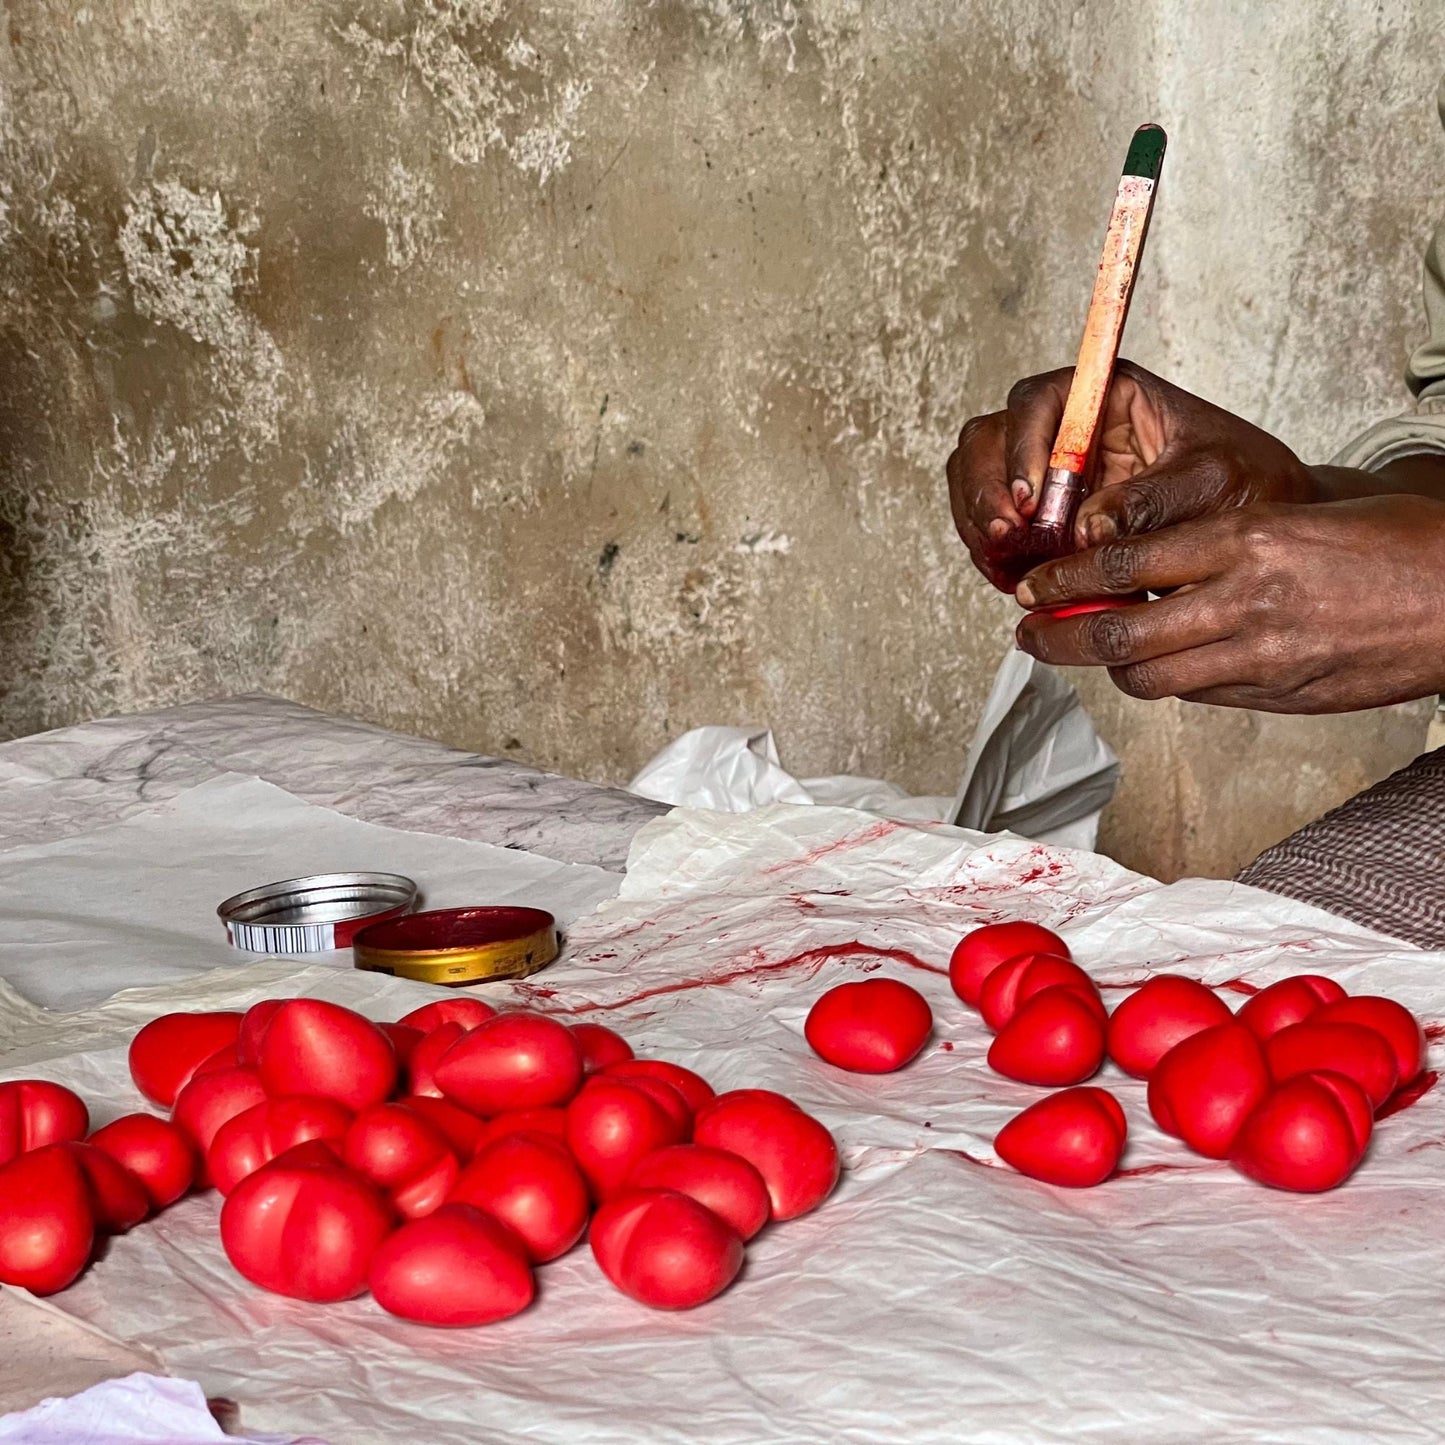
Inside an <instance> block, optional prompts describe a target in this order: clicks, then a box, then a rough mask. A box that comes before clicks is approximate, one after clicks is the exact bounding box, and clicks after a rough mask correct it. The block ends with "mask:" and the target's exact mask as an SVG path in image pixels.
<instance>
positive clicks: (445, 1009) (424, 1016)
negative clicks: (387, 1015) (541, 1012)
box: [397, 994, 497, 1034]
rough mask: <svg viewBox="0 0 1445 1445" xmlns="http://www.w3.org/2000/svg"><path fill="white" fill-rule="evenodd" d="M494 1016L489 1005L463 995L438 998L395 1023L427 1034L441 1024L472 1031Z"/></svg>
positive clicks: (413, 1010) (404, 1015)
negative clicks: (458, 1025)
mask: <svg viewBox="0 0 1445 1445" xmlns="http://www.w3.org/2000/svg"><path fill="white" fill-rule="evenodd" d="M496 1016H497V1011H496V1009H494V1008H493V1007H492V1006H491V1004H489V1003H483V1002H482V1000H481V999H479V998H470V997H468V996H467V995H465V994H463V995H461V996H459V997H457V998H439V999H437V1000H436V1001H435V1002H434V1003H425V1004H423V1005H422V1006H421V1007H420V1008H414V1009H412V1011H411V1012H410V1013H409V1014H403V1015H402V1016H401V1018H399V1019H398V1020H397V1023H399V1024H404V1025H405V1026H406V1027H407V1028H409V1029H419V1030H420V1031H421V1032H422V1033H424V1034H429V1033H431V1031H432V1030H433V1029H435V1028H439V1027H440V1026H441V1025H442V1024H453V1023H455V1024H460V1025H461V1026H462V1028H463V1029H474V1028H476V1026H477V1025H478V1024H484V1023H486V1021H487V1020H488V1019H494V1018H496Z"/></svg>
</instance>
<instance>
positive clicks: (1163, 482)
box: [1074, 449, 1230, 547]
mask: <svg viewBox="0 0 1445 1445" xmlns="http://www.w3.org/2000/svg"><path fill="white" fill-rule="evenodd" d="M1229 482H1230V478H1229V473H1228V469H1227V468H1226V467H1225V465H1224V463H1223V462H1222V461H1220V459H1219V458H1218V457H1217V456H1215V455H1214V454H1212V453H1210V452H1208V451H1203V450H1199V449H1192V450H1189V451H1187V452H1182V453H1181V452H1179V451H1172V452H1171V451H1170V450H1168V449H1166V450H1165V451H1164V452H1163V453H1162V454H1161V455H1160V456H1159V457H1158V459H1157V460H1156V461H1155V462H1154V464H1153V465H1152V466H1148V467H1143V468H1141V469H1140V470H1139V471H1138V472H1136V473H1135V474H1134V476H1133V477H1131V478H1130V479H1129V480H1128V481H1126V482H1119V483H1117V484H1115V485H1114V486H1109V487H1101V488H1100V489H1099V490H1098V491H1097V492H1095V493H1094V494H1093V495H1092V496H1090V497H1087V498H1085V500H1084V502H1083V503H1082V504H1081V505H1080V507H1079V513H1078V517H1077V518H1076V519H1075V522H1074V540H1075V542H1076V544H1077V545H1078V546H1080V547H1097V546H1099V545H1100V544H1101V543H1103V542H1107V541H1109V540H1111V539H1112V538H1114V537H1131V536H1138V535H1139V534H1140V533H1143V532H1157V531H1158V530H1160V528H1163V527H1172V526H1174V525H1176V524H1177V523H1179V522H1187V521H1191V520H1193V519H1194V518H1195V517H1202V516H1205V515H1206V514H1207V513H1209V512H1214V511H1217V510H1218V509H1219V505H1220V501H1221V499H1222V497H1223V496H1224V494H1225V492H1226V491H1227V490H1228V487H1229Z"/></svg>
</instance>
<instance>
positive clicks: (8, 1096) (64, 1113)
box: [0, 1079, 90, 1164]
mask: <svg viewBox="0 0 1445 1445" xmlns="http://www.w3.org/2000/svg"><path fill="white" fill-rule="evenodd" d="M89 1127H90V1111H89V1110H88V1109H87V1108H86V1107H85V1103H84V1101H83V1100H82V1099H81V1098H80V1096H79V1095H78V1094H75V1093H72V1092H71V1090H69V1089H67V1088H66V1087H65V1085H64V1084H52V1083H51V1082H50V1080H49V1079H15V1080H13V1081H11V1082H10V1083H8V1084H0V1164H8V1163H9V1162H10V1161H11V1160H12V1159H14V1158H15V1157H16V1156H17V1155H19V1154H24V1153H27V1152H28V1151H29V1150H31V1149H41V1148H44V1146H45V1145H47V1144H64V1143H67V1142H69V1141H70V1140H72V1139H83V1138H85V1131H86V1130H87V1129H88V1128H89Z"/></svg>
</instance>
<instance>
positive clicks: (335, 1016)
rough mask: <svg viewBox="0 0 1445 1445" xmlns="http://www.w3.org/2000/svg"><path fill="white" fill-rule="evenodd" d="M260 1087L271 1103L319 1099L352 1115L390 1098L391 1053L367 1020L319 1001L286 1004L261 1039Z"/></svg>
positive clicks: (393, 1055) (387, 1042) (393, 1077)
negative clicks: (295, 1097)
mask: <svg viewBox="0 0 1445 1445" xmlns="http://www.w3.org/2000/svg"><path fill="white" fill-rule="evenodd" d="M260 1072H261V1082H262V1083H263V1084H265V1086H266V1092H267V1093H268V1094H270V1095H271V1096H272V1097H273V1098H279V1097H280V1096H281V1095H283V1094H319V1095H320V1096H321V1097H322V1098H324V1099H335V1100H336V1101H337V1102H338V1103H340V1104H344V1105H346V1107H347V1108H348V1109H351V1110H353V1111H355V1110H358V1109H364V1108H366V1107H367V1106H368V1105H369V1104H379V1103H381V1102H382V1100H384V1099H387V1098H390V1096H391V1092H392V1090H393V1089H394V1088H395V1087H396V1080H397V1066H396V1053H395V1050H394V1049H393V1048H392V1046H391V1041H390V1040H389V1039H388V1038H387V1036H386V1035H385V1034H384V1033H383V1032H382V1031H381V1030H380V1029H379V1028H377V1026H376V1025H375V1024H374V1023H372V1021H371V1020H370V1019H368V1018H364V1017H362V1015H361V1014H359V1013H354V1012H353V1011H352V1010H351V1009H349V1008H342V1007H341V1005H340V1004H334V1003H327V1002H326V1001H325V1000H324V999H319V998H293V999H288V1000H287V1001H286V1002H285V1003H283V1004H282V1005H281V1007H280V1008H278V1009H277V1010H276V1011H275V1013H274V1014H273V1015H272V1016H271V1020H270V1022H269V1023H268V1024H267V1026H266V1032H265V1034H264V1036H263V1037H262V1039H261V1064H260Z"/></svg>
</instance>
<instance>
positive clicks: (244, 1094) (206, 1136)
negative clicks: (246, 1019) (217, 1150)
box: [171, 1069, 266, 1184]
mask: <svg viewBox="0 0 1445 1445" xmlns="http://www.w3.org/2000/svg"><path fill="white" fill-rule="evenodd" d="M265 1098H266V1090H265V1089H264V1088H263V1087H262V1085H261V1080H260V1078H259V1077H258V1076H257V1074H256V1071H255V1070H254V1069H226V1070H224V1071H223V1072H221V1073H218V1074H202V1075H201V1076H200V1077H199V1078H196V1079H192V1080H191V1081H190V1082H189V1083H188V1084H187V1085H186V1086H185V1088H184V1089H182V1090H181V1092H180V1095H179V1096H178V1097H177V1099H176V1107H175V1109H174V1110H173V1111H172V1112H171V1122H172V1123H173V1124H175V1125H176V1126H177V1127H178V1128H179V1129H180V1130H181V1132H182V1133H184V1134H185V1135H186V1137H187V1138H188V1139H189V1140H190V1141H191V1143H192V1144H194V1145H195V1146H196V1150H197V1152H198V1153H199V1154H200V1156H201V1159H202V1161H203V1162H202V1165H201V1176H200V1181H199V1182H200V1183H202V1184H209V1183H210V1182H211V1177H210V1171H209V1169H207V1168H206V1166H205V1163H204V1160H205V1158H206V1155H207V1154H209V1153H210V1150H211V1141H212V1140H213V1139H214V1138H215V1137H216V1134H217V1132H218V1131H219V1129H220V1127H221V1125H222V1124H224V1123H226V1121H227V1120H229V1119H234V1118H235V1117H236V1115H237V1114H243V1113H245V1111H246V1110H247V1109H251V1108H254V1107H255V1106H256V1105H257V1104H260V1103H263V1102H264V1101H265Z"/></svg>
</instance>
